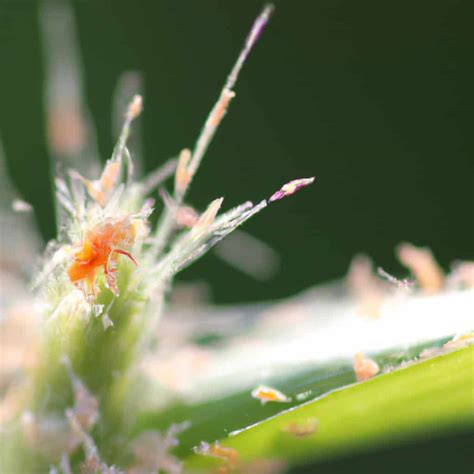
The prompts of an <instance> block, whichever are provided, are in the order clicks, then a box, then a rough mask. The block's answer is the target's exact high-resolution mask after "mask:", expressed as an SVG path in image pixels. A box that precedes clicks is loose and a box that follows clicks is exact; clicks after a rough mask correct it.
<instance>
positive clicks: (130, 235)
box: [67, 218, 137, 298]
mask: <svg viewBox="0 0 474 474" xmlns="http://www.w3.org/2000/svg"><path fill="white" fill-rule="evenodd" d="M134 240H135V227H134V225H133V223H132V222H130V220H129V219H128V218H123V219H116V220H108V221H106V222H104V223H101V224H98V225H96V226H95V227H93V228H92V229H90V230H89V231H88V232H87V233H86V234H85V237H84V240H83V242H82V245H81V248H80V249H79V250H78V251H77V252H76V253H75V255H74V261H73V262H72V263H71V265H70V266H69V268H68V270H67V274H68V277H69V280H70V281H71V283H73V284H74V285H75V286H77V287H78V288H80V289H81V290H82V291H83V292H84V293H85V295H86V297H88V298H90V296H92V297H95V295H96V278H97V271H98V270H100V268H101V267H103V269H104V275H105V282H106V286H107V287H108V288H109V289H110V290H111V291H112V293H114V294H115V295H117V294H118V288H117V277H116V269H117V260H118V256H119V255H125V256H126V257H128V258H129V259H130V260H131V261H132V262H133V263H134V264H135V265H137V262H136V261H135V259H134V258H133V257H132V255H131V254H130V253H129V250H130V247H131V246H132V245H133V242H134Z"/></svg>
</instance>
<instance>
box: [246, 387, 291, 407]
mask: <svg viewBox="0 0 474 474" xmlns="http://www.w3.org/2000/svg"><path fill="white" fill-rule="evenodd" d="M252 397H253V398H257V399H258V400H260V401H261V402H262V405H264V404H265V403H267V402H278V403H287V402H289V401H290V400H291V399H290V398H288V397H287V396H286V395H285V394H284V393H282V392H280V391H279V390H277V389H275V388H272V387H267V386H265V385H260V386H259V387H257V388H256V389H254V390H253V391H252Z"/></svg>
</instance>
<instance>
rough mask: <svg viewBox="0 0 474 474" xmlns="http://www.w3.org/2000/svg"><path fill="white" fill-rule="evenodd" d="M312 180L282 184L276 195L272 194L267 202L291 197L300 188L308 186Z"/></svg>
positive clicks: (298, 180) (303, 179)
mask: <svg viewBox="0 0 474 474" xmlns="http://www.w3.org/2000/svg"><path fill="white" fill-rule="evenodd" d="M314 180H315V178H314V177H312V178H300V179H294V180H293V181H290V182H289V183H286V184H284V185H283V186H282V187H281V189H279V190H278V191H277V192H276V193H274V194H272V195H271V196H270V198H269V202H272V201H278V200H279V199H283V198H284V197H286V196H291V195H292V194H294V193H296V191H298V190H300V189H301V188H304V187H305V186H308V185H310V184H311V183H312V182H313V181H314Z"/></svg>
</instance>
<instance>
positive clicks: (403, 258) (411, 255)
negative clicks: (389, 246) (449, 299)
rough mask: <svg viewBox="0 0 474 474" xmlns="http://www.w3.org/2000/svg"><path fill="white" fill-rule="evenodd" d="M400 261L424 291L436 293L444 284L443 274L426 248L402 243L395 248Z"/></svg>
mask: <svg viewBox="0 0 474 474" xmlns="http://www.w3.org/2000/svg"><path fill="white" fill-rule="evenodd" d="M397 253H398V258H399V259H400V262H401V263H402V264H403V265H405V266H406V267H408V268H409V269H410V270H411V271H412V273H413V274H414V275H415V278H416V280H417V282H418V284H419V285H420V287H421V289H422V290H423V291H425V292H426V293H436V292H438V291H439V290H441V288H442V287H443V286H444V274H443V271H442V270H441V268H440V266H439V265H438V263H437V262H436V260H435V259H434V257H433V254H432V253H431V250H429V249H427V248H419V247H415V246H414V245H412V244H408V243H403V244H400V245H399V246H398V248H397Z"/></svg>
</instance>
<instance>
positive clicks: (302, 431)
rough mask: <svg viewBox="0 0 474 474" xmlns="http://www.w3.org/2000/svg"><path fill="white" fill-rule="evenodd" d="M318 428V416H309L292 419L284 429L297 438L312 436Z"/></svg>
mask: <svg viewBox="0 0 474 474" xmlns="http://www.w3.org/2000/svg"><path fill="white" fill-rule="evenodd" d="M317 428H318V420H316V418H308V419H306V420H300V421H290V422H289V423H288V424H287V425H286V426H285V428H284V429H283V430H284V431H286V432H287V433H290V434H291V435H293V436H296V437H297V438H304V437H306V436H311V435H312V434H314V433H315V432H316V430H317Z"/></svg>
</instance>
